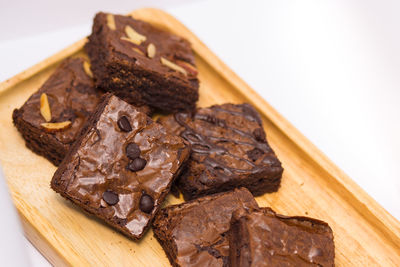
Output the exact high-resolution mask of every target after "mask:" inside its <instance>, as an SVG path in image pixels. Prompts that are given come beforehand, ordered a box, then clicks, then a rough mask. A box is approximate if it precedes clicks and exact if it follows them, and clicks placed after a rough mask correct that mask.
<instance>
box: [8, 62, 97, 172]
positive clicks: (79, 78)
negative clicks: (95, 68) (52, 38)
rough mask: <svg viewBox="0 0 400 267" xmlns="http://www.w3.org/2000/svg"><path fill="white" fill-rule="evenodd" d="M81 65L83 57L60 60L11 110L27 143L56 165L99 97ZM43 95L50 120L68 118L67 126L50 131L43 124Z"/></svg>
mask: <svg viewBox="0 0 400 267" xmlns="http://www.w3.org/2000/svg"><path fill="white" fill-rule="evenodd" d="M83 64H84V59H82V58H69V59H66V60H65V61H63V62H62V63H61V64H60V66H59V67H58V68H57V69H56V71H55V72H54V73H53V74H52V75H51V76H50V78H49V79H48V80H47V81H46V82H45V83H44V84H43V86H42V87H41V88H40V89H39V90H38V91H37V92H35V93H34V94H33V95H32V96H31V97H30V98H29V99H28V100H27V101H26V102H25V104H24V105H23V106H22V107H21V108H20V109H15V110H14V112H13V122H14V125H15V126H16V127H17V129H18V131H20V133H21V134H22V137H23V138H24V139H25V142H26V146H27V147H28V148H30V149H31V150H32V151H34V152H36V153H37V154H39V155H42V156H44V157H46V158H47V159H48V160H50V161H51V162H52V163H54V164H55V165H58V164H59V163H60V162H61V160H62V159H63V158H64V156H65V155H66V153H67V151H68V150H69V148H70V147H71V145H72V144H73V143H74V142H75V140H76V139H77V137H78V135H79V133H80V131H81V129H82V127H83V125H84V123H85V122H86V121H87V119H88V117H89V115H90V114H91V113H92V112H93V111H94V109H95V108H96V106H97V104H98V103H99V101H100V98H101V93H99V92H98V91H97V90H96V89H95V88H94V84H93V81H92V79H91V78H90V76H89V75H88V74H87V73H86V72H85V70H84V67H83ZM42 94H46V95H47V99H48V102H49V107H50V111H51V120H50V122H64V121H70V122H71V124H70V126H69V128H65V129H61V130H58V131H54V132H50V131H48V130H47V129H46V128H44V127H43V126H42V123H45V122H46V120H45V118H44V117H43V116H42V114H41V111H40V99H41V96H42Z"/></svg>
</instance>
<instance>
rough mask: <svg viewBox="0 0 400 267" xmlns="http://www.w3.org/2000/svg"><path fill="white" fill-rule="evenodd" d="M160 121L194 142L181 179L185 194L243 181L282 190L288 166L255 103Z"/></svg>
mask: <svg viewBox="0 0 400 267" xmlns="http://www.w3.org/2000/svg"><path fill="white" fill-rule="evenodd" d="M159 122H160V123H161V124H163V125H164V126H165V127H166V128H167V129H168V130H169V131H170V132H171V133H174V134H176V135H180V136H181V137H183V138H184V139H186V140H187V141H188V142H190V143H191V144H192V154H191V156H190V158H189V161H188V164H187V167H186V168H185V170H184V171H183V172H182V176H181V177H180V178H179V179H178V181H177V186H178V188H179V189H180V191H181V192H182V193H183V196H184V197H185V199H193V198H196V197H199V196H203V195H207V194H212V193H217V192H222V191H227V190H231V189H232V188H236V187H241V186H244V187H247V188H248V189H249V190H250V191H251V192H252V193H253V195H256V196H258V195H261V194H264V193H266V192H275V191H277V190H278V188H279V185H280V181H281V177H282V172H283V168H282V167H281V163H280V161H279V160H278V158H277V157H276V155H275V153H274V151H273V150H272V149H271V147H270V146H269V145H268V142H267V139H266V135H265V132H264V129H263V126H262V122H261V118H260V116H259V114H258V113H257V111H256V110H255V109H254V108H253V107H252V106H251V105H249V104H240V105H234V104H223V105H215V106H211V107H208V108H199V109H197V110H196V112H194V113H182V112H181V113H176V114H175V115H170V116H167V117H164V118H161V119H159Z"/></svg>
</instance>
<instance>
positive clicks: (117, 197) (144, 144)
mask: <svg viewBox="0 0 400 267" xmlns="http://www.w3.org/2000/svg"><path fill="white" fill-rule="evenodd" d="M189 152H190V148H189V145H188V144H185V142H184V141H183V139H182V138H180V137H178V136H172V135H169V134H167V132H166V130H165V129H164V128H163V127H162V126H161V125H160V124H158V123H156V122H154V121H152V119H151V118H150V117H148V116H147V115H146V114H145V113H142V112H140V111H139V110H138V109H137V108H135V107H134V106H132V105H130V104H128V103H127V102H125V101H123V100H121V99H119V98H118V97H116V96H113V95H111V94H106V95H105V96H104V97H103V101H102V102H101V103H100V104H99V106H98V108H97V109H96V111H95V112H94V113H93V115H92V116H91V118H90V119H89V121H88V123H87V124H86V126H85V127H84V130H83V131H82V133H81V136H80V137H79V139H78V140H77V141H76V143H75V144H74V145H73V146H72V148H71V150H70V151H69V152H68V154H67V155H66V157H65V158H64V160H63V161H62V162H61V164H60V166H59V168H58V169H57V171H56V172H55V174H54V176H53V179H52V181H51V187H52V188H53V189H54V190H55V191H56V192H58V193H60V194H61V195H62V196H63V197H65V198H67V199H69V200H71V201H72V202H74V203H75V204H77V205H78V206H80V207H82V208H83V209H84V210H86V211H87V212H89V213H91V214H94V215H95V216H97V217H98V218H100V219H102V220H104V221H105V222H107V223H108V224H110V225H111V226H113V227H114V228H116V229H118V230H120V231H121V232H122V233H124V234H125V235H127V236H128V237H131V238H133V239H140V238H141V237H142V235H143V234H144V233H145V231H146V229H147V228H148V227H149V224H150V222H151V221H152V218H153V217H154V214H156V212H157V211H158V210H159V208H160V206H161V204H162V202H163V201H164V199H165V197H166V195H167V194H168V192H169V190H170V187H171V184H172V182H173V181H174V179H175V177H176V176H177V175H178V174H179V172H180V170H181V167H182V166H183V163H184V162H185V160H186V159H187V158H188V156H189Z"/></svg>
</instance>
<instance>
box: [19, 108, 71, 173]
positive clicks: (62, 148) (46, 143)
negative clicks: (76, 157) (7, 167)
mask: <svg viewBox="0 0 400 267" xmlns="http://www.w3.org/2000/svg"><path fill="white" fill-rule="evenodd" d="M22 112H23V110H22V108H21V109H14V111H13V114H12V119H13V124H14V126H15V127H16V128H17V130H18V131H19V132H20V134H21V136H22V138H23V139H24V142H25V146H26V147H27V148H29V149H30V150H32V151H33V152H34V153H36V154H38V155H40V156H43V157H45V158H46V159H48V160H49V161H50V162H51V163H53V164H54V165H55V166H58V165H59V164H60V163H61V161H62V159H63V158H64V156H65V154H66V153H67V151H68V149H69V147H70V145H68V144H64V145H63V144H61V143H60V142H59V141H57V139H56V138H55V137H54V136H53V135H52V134H49V133H44V132H41V131H39V129H37V128H35V127H34V126H32V125H31V124H29V123H28V122H26V121H24V120H23V119H22V118H21V117H22Z"/></svg>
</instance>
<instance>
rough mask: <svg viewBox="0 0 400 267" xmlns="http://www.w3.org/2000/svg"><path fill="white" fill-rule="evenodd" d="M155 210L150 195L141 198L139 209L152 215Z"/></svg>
mask: <svg viewBox="0 0 400 267" xmlns="http://www.w3.org/2000/svg"><path fill="white" fill-rule="evenodd" d="M153 208H154V200H153V198H152V197H151V196H149V195H148V194H143V195H142V197H141V198H140V203H139V209H140V210H141V211H143V212H145V213H151V211H152V210H153Z"/></svg>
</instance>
